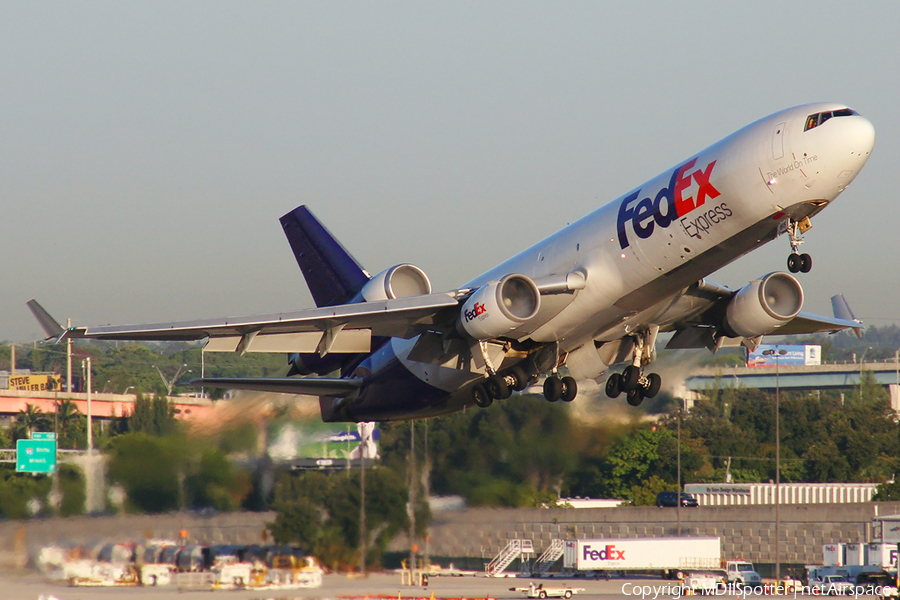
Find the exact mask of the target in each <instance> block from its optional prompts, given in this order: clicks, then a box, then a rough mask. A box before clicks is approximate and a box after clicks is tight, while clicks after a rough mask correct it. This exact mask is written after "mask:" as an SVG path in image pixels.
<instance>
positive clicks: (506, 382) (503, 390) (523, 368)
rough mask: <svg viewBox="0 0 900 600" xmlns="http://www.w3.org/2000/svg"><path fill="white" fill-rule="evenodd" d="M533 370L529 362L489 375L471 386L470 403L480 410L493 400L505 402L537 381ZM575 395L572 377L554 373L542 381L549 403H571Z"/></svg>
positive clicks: (574, 384)
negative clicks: (560, 401) (513, 394)
mask: <svg viewBox="0 0 900 600" xmlns="http://www.w3.org/2000/svg"><path fill="white" fill-rule="evenodd" d="M535 370H536V369H535V368H534V365H532V364H531V363H530V362H529V363H527V364H524V365H523V364H517V365H514V366H512V367H510V368H509V369H507V370H505V371H504V372H503V373H495V374H493V375H490V376H489V377H486V378H485V379H483V380H482V381H479V382H478V383H476V384H475V385H473V386H472V401H473V402H474V403H475V404H476V405H477V406H480V407H481V408H487V407H488V406H490V405H491V404H493V402H494V400H506V399H507V398H509V397H510V396H511V395H512V393H513V392H514V391H515V392H521V391H522V390H524V389H525V388H526V387H528V386H529V385H530V384H531V383H533V382H536V381H537V378H538V375H537V373H535ZM577 395H578V384H577V383H576V382H575V378H574V377H568V376H567V377H559V376H558V375H556V374H555V373H554V374H552V375H550V376H549V377H547V379H546V380H544V398H546V399H547V400H549V401H550V402H556V401H557V400H562V401H563V402H571V401H572V400H574V399H575V396H577Z"/></svg>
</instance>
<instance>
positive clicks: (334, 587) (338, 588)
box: [0, 572, 871, 600]
mask: <svg viewBox="0 0 900 600" xmlns="http://www.w3.org/2000/svg"><path fill="white" fill-rule="evenodd" d="M531 581H534V582H535V584H539V583H543V584H544V585H545V586H558V585H569V586H571V587H576V588H584V591H583V592H580V593H578V594H577V595H576V596H575V598H576V600H577V599H579V598H585V599H586V598H601V599H607V598H641V599H642V600H643V599H653V598H655V599H658V600H662V599H664V598H681V597H684V595H683V594H682V593H680V592H679V591H678V589H677V588H676V587H674V584H673V582H671V581H665V580H662V579H650V578H648V579H611V580H609V581H605V580H599V581H595V580H591V579H588V580H585V579H565V580H563V579H554V580H548V579H544V580H532V579H524V578H515V577H508V578H489V577H481V576H479V577H472V576H468V577H432V578H431V580H430V582H429V585H428V587H409V586H401V585H400V576H399V575H397V574H393V573H389V574H384V573H378V574H373V575H369V576H368V577H366V578H357V577H347V576H345V575H327V576H325V578H324V581H323V584H322V587H320V588H316V589H297V590H236V591H216V592H210V591H179V590H178V589H177V588H175V587H173V586H169V587H157V588H152V587H137V588H121V587H120V588H74V587H68V586H66V585H65V584H63V583H57V582H48V581H46V580H45V579H44V578H43V577H42V576H40V575H38V574H35V573H9V572H6V573H0V600H7V599H9V600H38V599H41V598H43V600H49V599H50V598H55V599H58V600H118V599H120V598H122V599H127V600H132V599H134V600H176V599H178V600H199V599H202V600H214V599H215V598H217V597H221V598H223V600H269V599H272V600H295V599H304V600H305V599H315V598H318V599H322V600H325V599H337V598H345V599H349V598H365V597H369V598H384V599H386V600H387V599H390V598H398V597H399V598H402V599H403V600H410V599H419V598H422V599H427V600H430V599H431V598H432V593H433V594H434V596H433V597H434V598H435V600H437V599H440V598H466V599H468V600H473V599H477V598H497V599H500V598H524V595H523V594H522V593H521V592H515V591H510V589H509V588H513V587H526V586H528V584H529V583H530V582H531ZM716 597H719V598H737V597H743V598H759V597H772V598H775V597H782V598H783V597H789V598H803V597H806V596H802V595H799V594H797V595H795V594H793V593H789V594H786V595H785V594H782V595H781V596H774V595H766V594H763V592H762V590H758V591H749V590H746V591H745V592H744V594H743V595H741V594H735V593H733V591H732V593H725V594H722V595H717V596H716ZM809 597H810V598H812V597H813V596H809ZM860 597H864V596H860ZM869 597H871V596H869Z"/></svg>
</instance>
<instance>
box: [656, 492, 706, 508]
mask: <svg viewBox="0 0 900 600" xmlns="http://www.w3.org/2000/svg"><path fill="white" fill-rule="evenodd" d="M656 505H657V506H660V507H662V506H678V492H660V493H658V494H657V495H656ZM681 505H682V506H697V499H696V498H694V497H693V496H691V495H690V494H687V493H685V492H681Z"/></svg>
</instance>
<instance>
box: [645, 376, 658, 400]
mask: <svg viewBox="0 0 900 600" xmlns="http://www.w3.org/2000/svg"><path fill="white" fill-rule="evenodd" d="M660 387H662V377H660V376H659V375H657V374H656V373H650V374H649V375H647V389H645V390H644V398H653V397H654V396H656V395H657V394H658V393H659V388H660Z"/></svg>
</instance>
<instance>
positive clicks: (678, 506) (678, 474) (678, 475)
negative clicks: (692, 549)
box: [675, 398, 682, 537]
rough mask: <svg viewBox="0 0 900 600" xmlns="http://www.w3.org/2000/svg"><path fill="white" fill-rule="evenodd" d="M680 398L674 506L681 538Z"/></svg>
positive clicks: (679, 402)
mask: <svg viewBox="0 0 900 600" xmlns="http://www.w3.org/2000/svg"><path fill="white" fill-rule="evenodd" d="M681 402H682V401H681V398H679V399H678V453H677V454H678V467H677V471H676V474H675V477H676V478H677V479H678V485H677V486H676V488H675V489H676V490H677V491H678V493H677V494H676V496H677V497H678V504H676V505H675V518H676V520H677V521H678V537H681Z"/></svg>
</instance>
